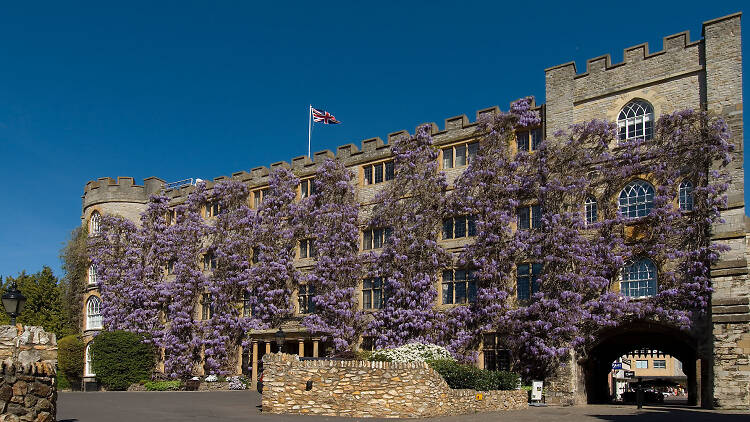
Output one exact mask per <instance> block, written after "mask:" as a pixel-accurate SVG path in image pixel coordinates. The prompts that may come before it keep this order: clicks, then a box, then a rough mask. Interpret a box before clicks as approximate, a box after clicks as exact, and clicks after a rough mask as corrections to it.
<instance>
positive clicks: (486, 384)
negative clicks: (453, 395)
mask: <svg viewBox="0 0 750 422" xmlns="http://www.w3.org/2000/svg"><path fill="white" fill-rule="evenodd" d="M427 364H428V365H430V367H431V368H432V369H434V370H435V371H436V372H437V373H439V374H440V375H441V376H442V377H443V379H444V380H445V382H447V383H448V386H449V387H450V388H453V389H471V390H477V391H490V390H515V389H516V388H517V386H518V380H519V377H518V374H516V373H514V372H509V371H485V370H482V369H479V368H477V367H475V366H472V365H465V364H461V363H458V362H455V361H452V360H447V359H441V360H431V361H428V362H427Z"/></svg>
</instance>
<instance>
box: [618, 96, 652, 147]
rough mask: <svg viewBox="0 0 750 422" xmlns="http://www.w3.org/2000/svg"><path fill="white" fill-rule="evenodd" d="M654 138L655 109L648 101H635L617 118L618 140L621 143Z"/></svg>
mask: <svg viewBox="0 0 750 422" xmlns="http://www.w3.org/2000/svg"><path fill="white" fill-rule="evenodd" d="M653 136H654V108H653V107H652V106H651V104H649V103H648V102H646V101H643V100H633V101H631V102H629V103H627V104H625V107H623V108H622V110H620V114H619V115H618V116H617V139H619V140H620V141H625V140H630V139H636V138H642V139H645V140H649V139H651V138H653Z"/></svg>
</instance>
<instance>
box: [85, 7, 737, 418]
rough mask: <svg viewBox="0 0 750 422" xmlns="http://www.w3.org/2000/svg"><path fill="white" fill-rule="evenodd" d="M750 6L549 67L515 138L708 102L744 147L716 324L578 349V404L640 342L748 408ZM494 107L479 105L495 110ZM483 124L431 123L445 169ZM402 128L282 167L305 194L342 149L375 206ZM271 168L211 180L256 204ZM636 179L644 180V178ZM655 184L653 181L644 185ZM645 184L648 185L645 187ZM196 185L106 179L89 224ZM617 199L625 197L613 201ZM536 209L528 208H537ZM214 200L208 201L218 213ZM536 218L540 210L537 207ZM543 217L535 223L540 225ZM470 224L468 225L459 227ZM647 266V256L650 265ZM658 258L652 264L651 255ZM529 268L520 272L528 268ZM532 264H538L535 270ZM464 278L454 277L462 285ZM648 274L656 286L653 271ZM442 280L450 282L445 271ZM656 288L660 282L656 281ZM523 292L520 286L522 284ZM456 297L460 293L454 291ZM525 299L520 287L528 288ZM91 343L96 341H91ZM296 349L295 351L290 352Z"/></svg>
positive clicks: (558, 393) (569, 384) (646, 117)
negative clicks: (619, 54)
mask: <svg viewBox="0 0 750 422" xmlns="http://www.w3.org/2000/svg"><path fill="white" fill-rule="evenodd" d="M740 21H741V14H740V13H737V14H733V15H729V16H725V17H721V18H718V19H714V20H711V21H708V22H705V23H704V24H703V32H702V39H700V40H698V41H692V40H690V37H689V34H688V33H687V32H681V33H678V34H674V35H670V36H667V37H665V38H664V42H663V47H662V49H661V50H660V51H657V52H650V51H649V46H648V44H639V45H636V46H633V47H630V48H627V49H625V51H624V56H623V57H624V60H623V62H621V63H615V64H613V63H611V60H610V56H609V55H604V56H600V57H596V58H593V59H590V60H588V62H587V65H586V69H585V72H582V73H579V72H578V70H577V69H576V66H575V63H573V62H570V63H565V64H562V65H558V66H554V67H551V68H548V69H546V70H545V81H546V103H545V104H541V105H539V104H535V105H533V106H534V108H535V110H537V111H538V112H539V113H540V115H541V117H542V124H541V126H539V127H537V128H530V129H529V128H527V129H524V131H521V132H518V133H517V139H518V142H517V146H519V147H521V148H524V147H525V148H529V149H533V148H534V146H535V140H538V139H542V137H544V136H547V135H551V134H553V133H554V132H556V131H557V130H560V129H565V128H567V127H568V126H569V125H570V124H572V123H577V122H582V121H586V120H591V119H595V118H596V119H606V120H609V121H615V122H617V123H618V126H619V128H620V136H621V137H624V138H630V137H636V136H637V137H640V136H646V137H648V136H650V134H651V131H652V130H653V122H654V121H655V119H656V118H657V117H658V116H660V115H663V114H668V113H672V112H674V111H677V110H682V109H688V108H691V109H701V110H707V111H709V112H711V113H713V114H715V115H717V116H720V117H722V118H723V119H724V120H725V121H726V122H727V123H728V124H729V126H730V129H731V134H732V135H731V142H732V143H733V144H734V146H735V151H734V153H733V154H734V156H733V161H732V163H731V164H730V166H731V169H730V171H731V174H732V183H731V186H730V188H729V191H728V206H727V207H726V209H723V210H722V217H723V220H724V222H723V223H721V224H716V225H715V226H714V227H713V233H712V239H713V241H714V242H718V243H722V244H725V245H727V246H728V247H729V251H728V252H726V253H724V254H723V255H722V257H721V260H720V262H718V263H717V264H716V265H715V266H714V267H713V268H712V272H711V276H712V280H713V288H714V292H713V297H712V302H711V312H710V316H709V320H708V321H707V322H706V326H705V327H703V329H700V330H694V331H692V332H690V333H685V332H681V331H679V330H676V329H674V328H670V327H664V326H657V325H654V324H646V323H644V324H642V325H638V324H635V325H632V326H628V327H621V328H618V329H614V330H610V331H606V332H602V333H600V336H599V337H600V340H599V342H598V343H597V344H596V345H595V346H593V348H592V350H591V352H590V353H589V354H588V356H591V358H588V359H586V360H585V361H578V360H577V359H575V357H574V356H572V357H571V361H570V362H569V363H568V364H567V365H565V367H564V368H563V369H562V371H561V375H560V376H559V377H558V379H556V380H554V381H553V382H551V383H550V385H549V389H548V393H547V400H548V402H550V401H556V402H560V403H567V404H574V403H585V402H586V401H589V402H595V401H599V400H602V399H604V398H605V397H602V395H603V394H604V393H603V392H604V391H606V390H607V386H606V376H607V374H608V373H609V372H610V370H611V368H610V364H611V362H613V361H615V360H616V359H617V358H619V357H621V356H623V355H626V354H628V353H629V352H631V351H632V350H636V349H643V348H648V349H652V350H659V351H661V352H662V353H665V354H669V355H672V356H674V357H676V358H677V359H679V360H680V361H681V362H683V365H684V367H683V370H684V372H685V374H686V375H687V377H688V384H689V390H690V400H691V402H693V403H698V402H700V403H701V404H702V405H703V406H705V407H711V406H715V405H716V406H721V407H736V408H745V409H748V408H750V360H749V359H750V284H748V281H747V277H748V263H747V260H748V248H747V242H748V229H747V228H748V220H747V217H745V204H744V182H743V181H744V170H743V157H742V154H743V149H744V142H743V139H744V134H743V122H742V116H743V109H742V52H741V35H740V29H741V26H740ZM495 110H497V108H496V107H494V108H490V109H484V110H480V111H478V112H477V117H479V116H480V115H481V114H482V113H491V112H494V111H495ZM475 127H476V124H475V123H473V122H470V120H469V119H468V118H467V117H466V116H465V115H462V116H456V117H451V118H448V119H446V120H445V124H444V126H443V127H438V126H437V125H435V124H432V136H433V140H434V143H435V145H436V146H438V147H439V148H440V151H441V152H440V156H439V160H440V167H441V169H442V170H444V171H445V172H446V176H447V179H448V183H449V184H450V183H451V182H452V181H453V180H454V179H455V178H456V177H457V175H459V174H460V173H461V172H462V171H463V170H465V168H466V167H465V166H466V163H467V157H470V156H471V154H472V153H473V151H475V150H474V148H475V145H476V144H474V143H475V142H476V140H475V137H476V132H475ZM404 133H405V132H404V131H400V132H395V133H391V134H389V135H388V139H387V140H388V141H389V142H388V143H386V142H384V141H383V140H381V139H380V138H371V139H366V140H364V141H362V143H361V146H360V147H358V146H357V145H354V144H347V145H343V146H340V147H338V148H337V151H336V153H335V154H334V153H333V152H331V151H320V152H317V153H315V154H314V155H313V157H312V159H310V158H308V157H305V156H303V157H297V158H294V159H292V160H291V163H287V162H278V163H274V164H272V165H271V166H270V167H271V169H270V170H272V169H274V168H276V167H279V166H283V167H288V168H291V169H292V170H293V171H294V173H295V174H296V175H297V176H298V177H299V178H300V180H301V184H300V188H299V195H300V196H301V197H302V196H305V195H307V194H309V189H310V184H309V180H310V178H311V177H312V176H314V174H315V170H316V168H317V167H318V165H319V164H320V163H322V162H323V161H324V160H325V159H326V158H328V157H336V158H338V159H339V160H342V161H343V162H344V164H345V165H346V166H347V167H348V168H349V169H351V170H352V171H353V172H354V174H355V175H356V183H357V197H358V200H359V201H360V203H361V204H362V205H363V206H364V207H366V206H368V205H371V204H372V201H373V199H374V198H375V194H376V193H377V192H378V191H379V189H380V188H381V187H382V186H383V184H384V183H388V180H389V179H390V178H391V177H392V174H393V173H392V169H393V167H392V164H389V162H391V161H390V160H391V152H390V146H389V144H390V141H391V140H392V139H395V137H398V136H400V135H402V134H404ZM270 170H269V168H266V167H257V168H254V169H252V170H251V171H249V172H246V171H240V172H237V173H233V174H232V175H231V176H222V177H218V178H216V179H214V181H213V182H208V186H209V187H211V186H212V185H213V183H215V182H218V181H221V180H226V179H229V178H232V179H235V180H239V181H242V182H244V183H246V184H247V185H248V186H249V187H250V189H251V194H250V202H251V206H257V205H258V204H259V203H260V202H261V201H262V199H263V194H264V189H265V188H266V187H267V185H268V176H269V174H270ZM621 183H622V185H623V189H630V190H632V191H633V192H635V191H637V190H638V189H639V186H637V183H640V182H638V181H625V180H623V181H621ZM634 183H635V184H634ZM645 183H647V182H645ZM640 187H643V186H640ZM192 189H193V187H192V186H190V184H185V185H179V184H177V185H174V184H167V183H165V182H164V181H162V180H161V179H158V178H155V177H150V178H147V179H145V180H144V182H143V184H142V185H136V184H135V181H134V180H133V178H130V177H118V178H117V180H114V179H111V178H100V179H97V180H93V181H90V182H88V183H87V184H86V186H85V190H84V195H83V214H82V217H81V218H82V223H83V224H84V225H88V226H89V229H90V231H96V230H97V228H98V218H99V216H100V215H102V214H119V215H122V216H124V217H127V218H129V219H131V220H133V221H136V222H137V221H139V214H140V213H141V212H142V211H144V210H145V208H146V203H147V200H148V197H149V196H150V195H152V194H156V193H159V192H164V193H165V194H166V195H167V196H168V197H169V198H170V199H171V202H170V204H171V205H177V204H180V203H181V202H183V201H184V200H185V198H186V196H187V194H188V193H189V192H190V191H191V190H192ZM613 200H615V199H613ZM533 212H534V210H533V209H532V210H529V213H530V214H533ZM211 215H212V209H211V208H210V207H209V208H208V209H207V210H206V217H207V218H210V217H211ZM528 217H529V219H530V220H531V221H533V216H532V215H529V216H528ZM465 224H468V223H467V222H466V221H453V222H451V224H450V226H451V232H450V234H449V235H444V236H443V238H442V239H440V242H441V243H442V245H443V246H444V247H445V248H446V249H448V250H451V251H457V250H459V249H460V247H461V246H463V245H465V244H466V242H467V241H470V237H471V233H470V229H469V228H468V227H467V226H466V225H465ZM532 224H533V223H532ZM459 227H460V228H459ZM383 236H384V233H382V232H380V231H379V230H364V229H363V232H362V244H361V249H362V250H368V249H376V248H378V247H379V246H380V244H381V240H382V238H383ZM297 253H298V259H297V260H296V265H297V266H298V267H299V268H300V269H305V268H309V267H311V265H312V262H313V261H312V259H311V258H309V256H310V254H309V249H308V247H307V245H300V248H299V249H298V251H297ZM211 265H212V264H211V260H210V259H207V260H206V265H205V268H206V270H210V268H211ZM643 265H646V267H647V268H648V265H649V264H648V263H647V262H646V263H643ZM650 265H652V266H653V263H651V264H650ZM520 270H521V269H520V268H519V279H520V277H521V275H522V274H521V271H520ZM525 271H526V273H527V274H528V273H529V272H531V273H533V271H534V269H533V268H525ZM459 277H465V275H463V274H462V275H459V274H452V278H453V280H452V282H456V281H457V280H458V279H459ZM89 280H90V285H89V286H90V287H89V289H88V290H87V292H86V295H85V298H84V299H85V302H84V309H83V312H84V321H85V326H84V327H83V330H84V334H85V335H86V337H87V339H90V338H91V334H93V333H94V332H96V331H97V330H99V329H101V314H100V308H101V300H100V299H99V298H98V292H97V289H96V286H95V282H96V269H95V268H92V269H91V271H90V274H89ZM640 281H642V282H645V284H644V285H645V286H647V287H646V289H647V290H648V288H651V287H649V286H651V285H649V284H648V283H649V282H651V281H650V280H640ZM443 282H446V280H445V279H444V280H443ZM653 283H654V284H653V289H655V288H656V284H655V283H656V280H655V279H654V280H653ZM436 287H437V288H438V292H439V293H441V294H439V300H440V299H442V301H441V304H440V305H438V306H442V305H443V303H450V304H453V303H460V302H461V301H466V300H467V298H466V296H465V291H463V290H461V292H462V293H459V290H457V289H453V287H451V290H450V294H449V295H448V294H446V291H441V286H436ZM629 288H630V287H626V286H624V285H623V287H622V289H621V291H623V293H624V294H628V295H634V296H638V295H641V294H644V295H646V294H648V291H644V292H635V291H630V290H628V289H629ZM295 294H297V295H298V298H299V300H298V305H299V306H298V309H297V310H298V313H299V314H300V315H301V314H303V313H305V312H307V310H308V304H309V303H310V302H309V298H310V292H308V291H307V290H306V288H305V287H304V286H297V288H296V291H295ZM359 294H360V297H359V298H360V306H361V307H362V308H363V309H375V308H377V307H379V306H380V304H381V298H382V296H381V294H382V285H381V284H380V280H377V279H365V280H362V281H361V283H360V285H359ZM518 294H519V295H520V294H522V289H521V288H520V285H519V289H518ZM448 296H450V297H448ZM519 297H520V296H519ZM195 312H196V318H200V317H205V316H206V314H207V313H209V312H210V309H207V308H206V307H204V309H196V310H195ZM283 328H284V331H285V332H286V333H287V343H286V344H287V346H286V347H287V348H288V347H289V344H290V342H293V344H294V350H295V351H297V352H298V353H299V354H300V355H304V356H319V355H322V354H324V353H325V348H326V347H327V346H326V345H325V344H323V343H322V342H320V339H319V338H316V337H314V336H311V335H310V334H309V333H308V332H307V331H306V330H305V329H304V327H302V326H301V325H300V324H299V322H298V321H293V322H290V323H289V324H288V326H287V325H285V326H284V327H283ZM274 332H275V330H268V331H257V332H251V333H248V335H249V336H250V338H252V346H251V347H249V348H248V350H239V351H238V353H241V354H242V355H243V359H242V368H237V369H238V371H241V370H242V371H246V373H251V374H252V377H253V380H255V377H256V376H257V372H258V362H259V358H260V357H261V356H262V355H263V354H264V353H268V352H272V351H276V347H277V346H276V345H275V341H274ZM495 344H496V339H495V338H494V337H493V336H492V335H488V336H486V337H485V340H484V342H483V346H482V347H481V349H480V359H479V362H478V364H479V365H480V366H485V367H487V368H490V369H493V368H498V367H502V366H503V361H504V357H503V355H502V353H499V352H498V351H496V350H495V347H496V346H495ZM87 350H88V349H87ZM287 350H288V349H287ZM90 359H91V356H90V354H89V353H87V365H86V368H87V369H86V374H85V375H86V376H87V377H89V379H91V378H92V377H93V375H94V374H91V370H90V367H91V365H90Z"/></svg>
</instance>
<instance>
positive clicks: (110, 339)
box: [91, 331, 156, 391]
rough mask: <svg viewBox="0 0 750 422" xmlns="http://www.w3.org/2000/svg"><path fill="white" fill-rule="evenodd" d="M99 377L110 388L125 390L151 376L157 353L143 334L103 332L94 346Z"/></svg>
mask: <svg viewBox="0 0 750 422" xmlns="http://www.w3.org/2000/svg"><path fill="white" fill-rule="evenodd" d="M91 351H92V353H93V357H94V359H93V365H94V373H96V378H97V379H98V380H99V382H101V384H102V386H104V388H106V389H107V390H110V391H112V390H126V389H127V388H128V387H129V386H130V384H133V383H136V382H139V381H141V380H144V379H150V378H151V372H152V371H153V369H154V364H155V363H156V360H155V357H156V356H155V353H154V348H153V346H151V345H148V344H145V343H143V337H141V336H139V335H138V334H135V333H130V332H127V331H104V332H101V333H99V335H97V336H96V337H95V338H94V343H93V344H92V346H91Z"/></svg>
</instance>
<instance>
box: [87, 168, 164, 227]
mask: <svg viewBox="0 0 750 422" xmlns="http://www.w3.org/2000/svg"><path fill="white" fill-rule="evenodd" d="M163 189H164V181H163V180H161V179H159V178H158V177H149V178H147V179H145V180H144V181H143V185H136V184H135V180H134V179H133V178H132V177H118V178H117V180H115V179H112V178H111V177H101V178H99V179H97V180H91V181H89V182H88V183H86V187H85V188H84V193H83V196H82V199H83V206H82V209H83V214H82V215H81V221H82V223H83V224H87V225H88V224H90V221H91V216H92V214H94V213H95V212H98V213H99V214H113V215H119V216H122V217H125V218H127V219H129V220H131V221H133V222H136V223H137V222H139V221H140V214H141V213H142V212H143V211H144V210H145V209H146V203H147V202H148V198H149V197H150V196H151V195H154V194H158V193H159V192H161V191H162V190H163Z"/></svg>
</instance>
